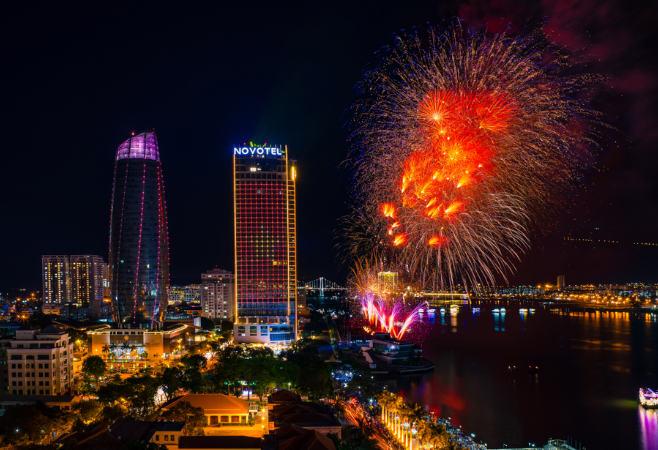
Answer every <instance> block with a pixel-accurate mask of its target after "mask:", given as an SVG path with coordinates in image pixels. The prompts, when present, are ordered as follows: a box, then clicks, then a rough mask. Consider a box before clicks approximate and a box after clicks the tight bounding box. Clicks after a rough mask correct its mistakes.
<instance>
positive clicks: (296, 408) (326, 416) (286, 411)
mask: <svg viewBox="0 0 658 450" xmlns="http://www.w3.org/2000/svg"><path fill="white" fill-rule="evenodd" d="M269 414H270V418H269V419H270V422H271V423H272V424H273V425H274V428H281V427H285V426H287V425H296V426H298V427H301V428H305V429H307V430H315V431H318V432H319V433H321V434H323V435H327V434H329V433H331V434H337V435H338V437H340V435H341V427H342V425H341V423H340V421H339V420H338V418H337V417H336V414H335V412H334V411H333V409H332V407H331V406H330V405H325V404H322V403H310V402H289V403H281V404H277V405H274V406H273V407H272V409H271V410H270V411H269Z"/></svg>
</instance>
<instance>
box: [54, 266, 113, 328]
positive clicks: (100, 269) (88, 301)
mask: <svg viewBox="0 0 658 450" xmlns="http://www.w3.org/2000/svg"><path fill="white" fill-rule="evenodd" d="M41 269H42V281H43V293H44V294H43V312H44V313H46V314H63V315H65V316H72V317H75V318H93V319H103V318H105V319H106V318H107V317H108V306H107V304H106V303H105V302H104V300H105V299H106V298H108V299H109V282H108V268H107V264H105V261H103V258H102V257H100V256H97V255H71V256H69V255H44V256H42V257H41ZM71 307H73V309H71ZM71 311H75V313H71Z"/></svg>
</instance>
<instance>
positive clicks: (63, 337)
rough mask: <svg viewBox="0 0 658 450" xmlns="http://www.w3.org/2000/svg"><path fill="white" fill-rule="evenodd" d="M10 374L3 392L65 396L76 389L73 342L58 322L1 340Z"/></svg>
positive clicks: (19, 331)
mask: <svg viewBox="0 0 658 450" xmlns="http://www.w3.org/2000/svg"><path fill="white" fill-rule="evenodd" d="M2 349H3V356H4V355H5V354H6V364H2V366H3V368H6V370H7V372H8V376H7V378H6V383H7V384H6V385H4V386H0V392H6V393H8V394H14V395H62V394H66V393H70V392H71V391H72V388H73V377H74V373H73V342H71V340H70V338H69V334H68V333H66V332H64V331H61V330H60V329H59V328H57V326H55V325H49V326H48V327H46V328H44V329H43V330H41V331H39V330H17V331H16V337H14V338H11V339H3V340H2Z"/></svg>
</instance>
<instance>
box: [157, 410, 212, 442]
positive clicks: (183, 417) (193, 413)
mask: <svg viewBox="0 0 658 450" xmlns="http://www.w3.org/2000/svg"><path fill="white" fill-rule="evenodd" d="M167 418H168V419H173V420H174V421H177V422H185V427H184V428H183V435H184V436H205V433H204V431H203V427H206V426H208V418H207V417H206V415H205V413H204V411H203V408H195V407H194V406H192V405H191V404H190V403H189V402H178V403H176V406H175V407H174V408H172V409H170V410H169V412H168V415H167Z"/></svg>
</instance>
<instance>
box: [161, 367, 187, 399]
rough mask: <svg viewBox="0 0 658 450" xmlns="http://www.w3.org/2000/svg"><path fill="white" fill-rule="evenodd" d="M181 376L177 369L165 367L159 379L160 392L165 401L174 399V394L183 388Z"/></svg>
mask: <svg viewBox="0 0 658 450" xmlns="http://www.w3.org/2000/svg"><path fill="white" fill-rule="evenodd" d="M182 377H183V374H182V372H181V370H180V369H179V368H178V367H167V368H166V369H165V370H164V372H162V376H161V377H160V381H161V383H162V384H161V385H160V387H161V388H162V391H163V392H164V395H165V397H166V398H167V401H169V400H171V399H172V398H174V396H175V395H176V392H178V390H179V389H180V388H181V387H182V386H183V382H182Z"/></svg>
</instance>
